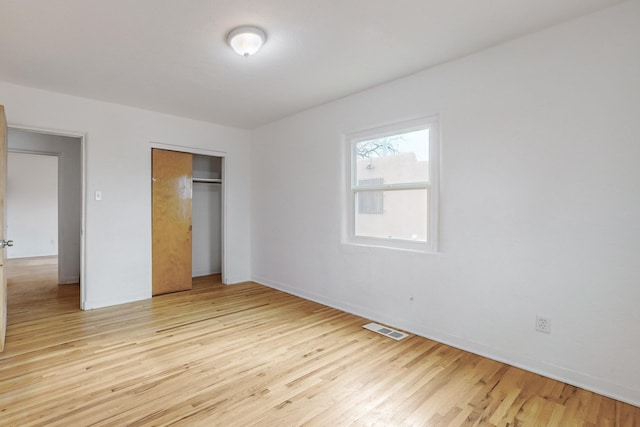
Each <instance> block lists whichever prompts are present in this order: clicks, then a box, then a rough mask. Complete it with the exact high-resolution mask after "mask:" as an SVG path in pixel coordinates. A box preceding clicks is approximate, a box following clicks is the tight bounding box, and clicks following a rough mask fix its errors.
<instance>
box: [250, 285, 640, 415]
mask: <svg viewBox="0 0 640 427" xmlns="http://www.w3.org/2000/svg"><path fill="white" fill-rule="evenodd" d="M252 280H253V281H254V282H256V283H260V284H262V285H265V286H268V287H270V288H273V289H277V290H280V291H283V292H286V293H288V294H291V295H295V296H298V297H301V298H304V299H307V300H311V301H315V302H318V303H320V304H324V305H326V306H329V307H333V308H336V309H338V310H342V311H345V312H347V313H351V314H354V315H356V316H360V317H364V318H366V319H369V320H372V321H374V322H379V323H382V324H385V325H387V326H391V327H393V328H397V329H400V330H404V331H406V332H410V333H412V334H415V335H419V336H422V337H425V338H428V339H430V340H434V341H437V342H440V343H442V344H446V345H449V346H451V347H455V348H458V349H460V350H464V351H468V352H470V353H474V354H477V355H479V356H483V357H486V358H488V359H492V360H496V361H498V362H502V363H506V364H508V365H511V366H515V367H517V368H521V369H524V370H526V371H529V372H533V373H536V374H539V375H543V376H545V377H548V378H552V379H554V380H558V381H562V382H564V383H567V384H571V385H573V386H576V387H580V388H583V389H585V390H589V391H592V392H595V393H598V394H601V395H603V396H607V397H610V398H612V399H616V400H619V401H621V402H625V403H629V404H630V405H634V406H639V407H640V389H630V388H627V387H625V386H621V385H619V384H615V383H612V382H610V381H607V380H606V379H604V378H599V377H594V376H591V375H588V374H585V373H582V372H577V371H574V370H571V369H568V368H565V367H562V366H555V365H550V364H546V363H543V362H540V361H537V360H535V359H532V358H528V357H523V356H522V355H516V354H512V353H509V352H506V351H503V350H496V349H494V348H492V347H488V346H485V345H483V344H481V343H477V342H473V341H469V340H466V339H464V338H460V337H457V336H453V335H449V334H446V333H442V332H441V331H434V330H430V329H428V328H425V327H424V326H422V325H416V324H411V323H404V322H398V320H397V319H390V318H387V317H386V316H385V315H383V314H380V313H377V312H375V311H372V310H370V309H367V308H366V307H359V306H355V305H351V304H345V303H344V302H342V301H334V300H332V299H329V298H326V297H324V296H322V295H318V294H315V293H312V292H307V291H303V290H300V289H297V288H295V287H293V286H289V285H286V284H283V283H278V282H275V281H273V280H269V279H266V278H264V277H259V276H254V277H253V279H252Z"/></svg>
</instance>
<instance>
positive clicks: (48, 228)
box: [5, 153, 58, 258]
mask: <svg viewBox="0 0 640 427" xmlns="http://www.w3.org/2000/svg"><path fill="white" fill-rule="evenodd" d="M5 202H6V206H7V220H6V223H7V236H10V237H8V238H9V239H11V240H13V241H14V246H12V247H9V248H7V258H30V257H39V256H48V255H57V254H58V157H57V156H45V155H38V154H26V153H9V157H8V167H7V192H6V201H5Z"/></svg>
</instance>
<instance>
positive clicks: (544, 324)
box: [536, 316, 551, 334]
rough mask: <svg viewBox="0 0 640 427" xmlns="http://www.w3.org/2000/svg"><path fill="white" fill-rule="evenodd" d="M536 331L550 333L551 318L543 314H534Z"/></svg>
mask: <svg viewBox="0 0 640 427" xmlns="http://www.w3.org/2000/svg"><path fill="white" fill-rule="evenodd" d="M536 331H538V332H544V333H545V334H550V333H551V319H550V318H548V317H543V316H536Z"/></svg>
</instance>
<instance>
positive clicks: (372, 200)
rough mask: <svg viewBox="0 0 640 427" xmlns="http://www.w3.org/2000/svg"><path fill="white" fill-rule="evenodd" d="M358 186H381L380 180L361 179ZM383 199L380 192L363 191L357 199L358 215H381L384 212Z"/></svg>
mask: <svg viewBox="0 0 640 427" xmlns="http://www.w3.org/2000/svg"><path fill="white" fill-rule="evenodd" d="M358 185H359V186H362V187H366V186H371V185H382V180H381V179H361V180H360V181H358ZM383 201H384V197H383V195H382V191H363V192H361V193H360V196H359V197H358V213H361V214H381V213H383V211H384V206H383Z"/></svg>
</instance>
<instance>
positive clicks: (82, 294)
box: [7, 122, 87, 310]
mask: <svg viewBox="0 0 640 427" xmlns="http://www.w3.org/2000/svg"><path fill="white" fill-rule="evenodd" d="M7 128H8V129H9V130H11V129H14V130H21V131H26V132H35V133H43V134H46V135H55V136H66V137H70V138H78V139H79V140H80V180H81V188H82V190H81V191H82V195H81V197H80V198H81V201H82V203H81V204H82V207H81V210H82V212H81V214H80V301H79V304H80V309H81V310H85V309H86V308H85V306H86V295H87V292H86V289H87V280H86V256H85V255H86V242H85V236H86V233H85V230H86V218H87V215H86V214H87V209H86V206H87V197H86V188H87V186H86V181H87V175H86V171H87V168H86V162H87V160H86V152H87V151H86V146H85V144H86V134H85V133H81V132H73V131H60V130H52V129H48V128H41V127H37V126H25V125H16V124H12V123H10V122H8V123H7ZM7 144H8V141H7ZM7 148H8V147H7Z"/></svg>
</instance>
